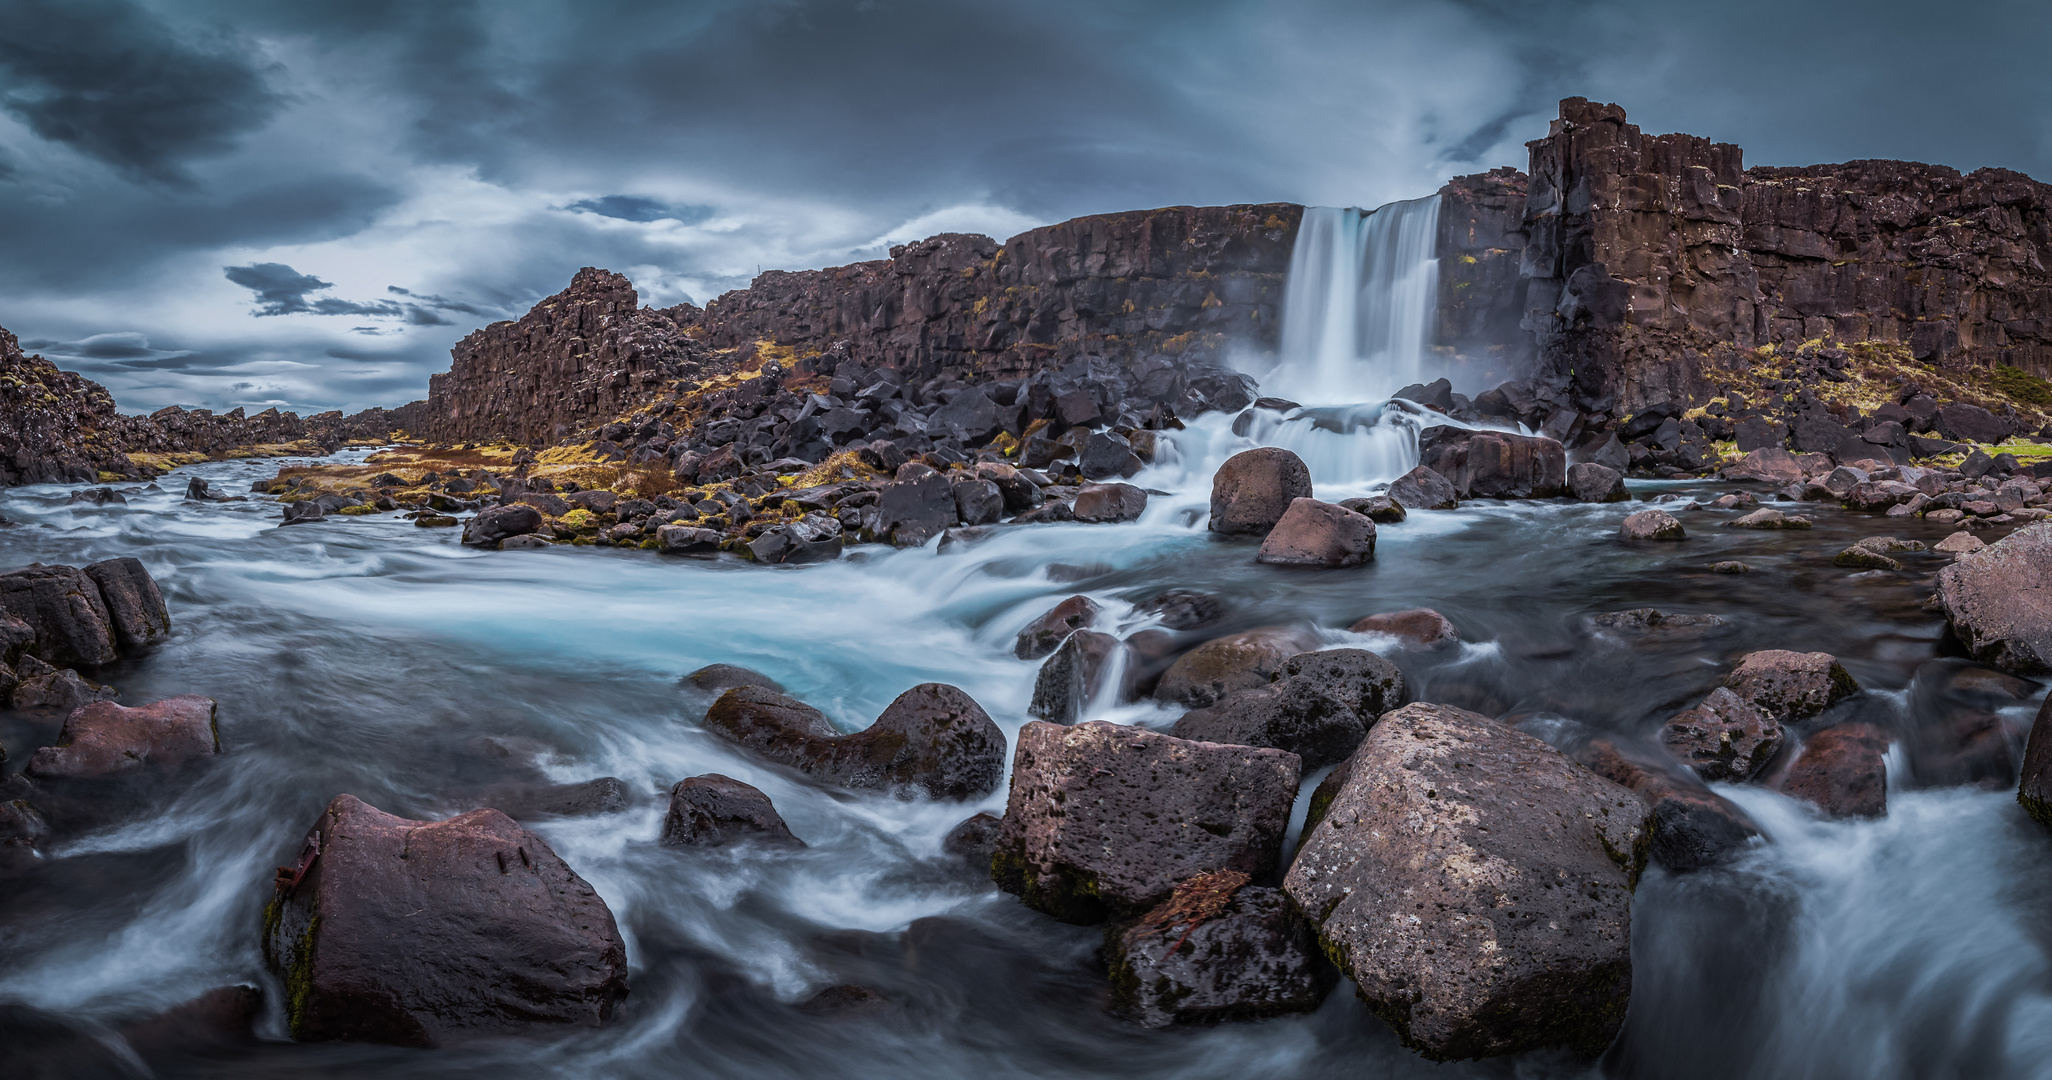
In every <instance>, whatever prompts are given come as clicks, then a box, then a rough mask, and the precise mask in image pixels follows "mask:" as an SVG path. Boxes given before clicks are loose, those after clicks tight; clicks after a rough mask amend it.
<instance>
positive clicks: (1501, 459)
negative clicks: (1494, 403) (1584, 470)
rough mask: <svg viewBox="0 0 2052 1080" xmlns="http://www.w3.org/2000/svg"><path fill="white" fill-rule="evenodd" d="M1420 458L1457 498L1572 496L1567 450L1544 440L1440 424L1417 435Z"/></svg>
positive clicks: (1550, 440)
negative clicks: (1568, 484) (1444, 479)
mask: <svg viewBox="0 0 2052 1080" xmlns="http://www.w3.org/2000/svg"><path fill="white" fill-rule="evenodd" d="M1418 457H1419V463H1420V464H1421V465H1423V466H1424V467H1425V468H1429V469H1431V470H1432V471H1433V472H1436V473H1438V474H1439V475H1441V476H1444V477H1446V479H1447V482H1448V483H1450V484H1452V485H1453V489H1454V495H1455V497H1456V498H1461V499H1551V498H1555V497H1557V496H1561V495H1566V494H1567V493H1568V486H1567V449H1566V448H1565V447H1563V446H1561V445H1560V443H1558V442H1555V441H1554V440H1552V439H1548V438H1544V437H1540V436H1533V435H1514V434H1512V433H1510V432H1508V431H1471V430H1468V429H1465V428H1457V427H1453V426H1450V425H1444V424H1442V425H1440V426H1437V427H1430V428H1426V429H1425V430H1424V431H1423V432H1421V433H1420V434H1419V436H1418ZM1398 501H1399V502H1401V501H1403V500H1401V499H1399V500H1398Z"/></svg>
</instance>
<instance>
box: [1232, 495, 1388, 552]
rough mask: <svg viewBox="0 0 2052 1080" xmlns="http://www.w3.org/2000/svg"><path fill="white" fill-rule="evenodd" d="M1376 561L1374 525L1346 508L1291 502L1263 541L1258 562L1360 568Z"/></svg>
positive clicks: (1297, 501) (1317, 502)
mask: <svg viewBox="0 0 2052 1080" xmlns="http://www.w3.org/2000/svg"><path fill="white" fill-rule="evenodd" d="M1374 557H1375V522H1373V521H1370V520H1369V519H1368V516H1367V515H1366V514H1357V513H1355V512H1354V511H1352V510H1349V509H1347V508H1346V507H1343V506H1337V505H1334V504H1333V503H1328V502H1319V501H1318V500H1317V499H1310V498H1304V499H1292V500H1291V501H1290V508H1289V509H1288V510H1285V511H1283V516H1282V520H1280V521H1277V522H1276V523H1275V528H1273V529H1270V530H1269V532H1268V535H1267V536H1266V537H1264V538H1263V539H1262V541H1261V551H1260V552H1259V553H1258V554H1256V555H1255V556H1254V561H1255V562H1261V563H1267V564H1269V565H1271V566H1323V567H1331V568H1339V567H1346V566H1359V565H1361V564H1362V563H1365V562H1367V561H1368V560H1370V559H1372V558H1374Z"/></svg>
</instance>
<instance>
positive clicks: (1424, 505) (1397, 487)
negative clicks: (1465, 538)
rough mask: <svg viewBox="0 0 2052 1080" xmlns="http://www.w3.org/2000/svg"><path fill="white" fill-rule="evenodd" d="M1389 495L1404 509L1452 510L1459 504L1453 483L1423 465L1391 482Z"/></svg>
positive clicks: (1458, 497)
mask: <svg viewBox="0 0 2052 1080" xmlns="http://www.w3.org/2000/svg"><path fill="white" fill-rule="evenodd" d="M1389 497H1390V498H1392V499H1395V500H1396V501H1397V505H1399V506H1402V507H1403V508H1404V509H1406V510H1452V509H1454V508H1455V507H1458V506H1459V505H1460V496H1459V495H1458V494H1457V493H1456V492H1455V491H1454V486H1453V484H1452V483H1451V482H1449V481H1448V480H1447V478H1446V477H1444V476H1441V475H1439V474H1438V473H1436V472H1433V471H1432V470H1431V469H1428V468H1426V467H1425V466H1423V465H1420V466H1418V467H1417V468H1415V469H1412V470H1411V471H1410V472H1407V473H1405V474H1404V475H1402V476H1399V477H1397V478H1396V480H1394V481H1393V482H1391V483H1390V485H1389Z"/></svg>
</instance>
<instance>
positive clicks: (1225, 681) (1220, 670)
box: [1154, 626, 1320, 708]
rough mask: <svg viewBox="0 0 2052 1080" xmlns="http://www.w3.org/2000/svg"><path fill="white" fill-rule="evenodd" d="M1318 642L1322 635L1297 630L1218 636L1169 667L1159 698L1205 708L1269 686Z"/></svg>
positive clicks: (1259, 630)
mask: <svg viewBox="0 0 2052 1080" xmlns="http://www.w3.org/2000/svg"><path fill="white" fill-rule="evenodd" d="M1319 644H1320V642H1319V640H1318V635H1317V634H1315V633H1313V632H1311V631H1309V630H1306V629H1304V628H1302V627H1295V626H1262V627H1257V628H1255V629H1253V630H1243V631H1241V632H1240V633H1237V634H1228V635H1226V636H1225V637H1219V638H1213V639H1211V640H1210V641H1207V642H1205V643H1204V644H1202V645H1199V646H1197V647H1196V648H1194V649H1192V650H1190V651H1189V652H1187V653H1184V654H1183V655H1182V656H1181V657H1180V658H1179V659H1177V660H1176V662H1175V663H1174V664H1171V665H1169V669H1168V670H1167V671H1164V672H1162V675H1161V682H1159V683H1158V684H1156V686H1155V690H1154V696H1155V697H1156V698H1157V699H1158V700H1161V701H1173V702H1177V703H1179V704H1183V705H1187V706H1189V707H1191V708H1202V707H1204V706H1206V705H1209V704H1211V703H1212V702H1214V701H1217V700H1218V699H1219V698H1222V697H1224V696H1225V695H1227V694H1229V693H1232V692H1233V691H1235V690H1252V689H1254V688H1256V687H1260V686H1266V685H1268V683H1269V682H1271V681H1273V679H1274V678H1275V673H1276V672H1277V671H1280V670H1281V669H1282V665H1283V661H1285V660H1288V659H1289V658H1290V657H1292V656H1295V655H1297V654H1298V653H1302V652H1310V651H1312V650H1313V649H1316V648H1318V646H1319Z"/></svg>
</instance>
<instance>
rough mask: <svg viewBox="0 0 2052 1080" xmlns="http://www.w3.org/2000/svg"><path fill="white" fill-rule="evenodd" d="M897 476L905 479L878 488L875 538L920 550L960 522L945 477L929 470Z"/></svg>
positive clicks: (951, 489) (950, 485)
mask: <svg viewBox="0 0 2052 1080" xmlns="http://www.w3.org/2000/svg"><path fill="white" fill-rule="evenodd" d="M900 475H902V476H905V477H906V478H904V479H900V480H898V481H896V482H894V483H888V484H885V485H883V487H882V488H881V489H879V490H880V492H881V494H880V495H879V496H878V498H877V503H876V506H877V519H876V526H875V532H876V536H875V538H876V539H878V540H882V541H885V542H887V543H889V544H890V545H891V546H893V547H901V548H902V547H919V546H921V545H923V544H925V543H926V542H927V541H928V540H931V539H933V538H934V537H936V536H939V535H940V534H941V533H942V532H944V531H945V530H947V529H949V528H951V527H953V526H954V525H957V524H959V523H960V519H959V518H958V517H957V512H956V507H955V489H954V486H953V485H952V484H950V483H949V482H948V478H947V477H946V476H944V475H942V474H940V473H937V472H934V471H932V470H930V469H929V470H927V471H925V472H924V473H920V474H918V475H916V476H913V475H910V474H906V473H904V472H902V471H901V474H900Z"/></svg>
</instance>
